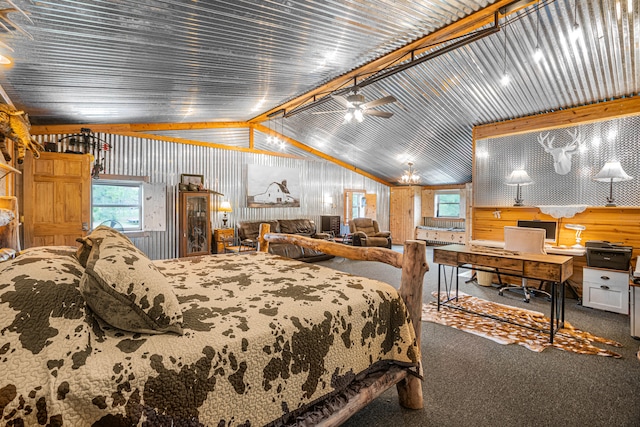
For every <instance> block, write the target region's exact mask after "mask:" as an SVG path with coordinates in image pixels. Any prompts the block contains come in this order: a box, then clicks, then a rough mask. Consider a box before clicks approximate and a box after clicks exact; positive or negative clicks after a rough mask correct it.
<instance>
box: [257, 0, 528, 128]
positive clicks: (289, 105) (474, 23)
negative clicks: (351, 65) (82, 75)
mask: <svg viewBox="0 0 640 427" xmlns="http://www.w3.org/2000/svg"><path fill="white" fill-rule="evenodd" d="M537 1H538V0H531V1H529V2H527V3H526V4H523V5H522V6H520V7H519V8H518V9H516V10H513V11H511V12H509V14H512V13H515V12H516V11H517V10H520V9H522V8H525V7H528V6H529V5H531V4H534V3H536V2H537ZM509 3H513V0H499V1H497V2H495V3H494V4H492V5H489V6H487V7H485V8H483V9H481V10H479V11H477V12H473V13H471V14H470V15H468V16H465V17H464V18H461V19H459V20H457V21H455V22H453V23H451V24H449V25H446V26H444V27H442V28H440V29H438V30H436V31H434V32H432V33H430V34H428V35H426V36H424V37H422V38H420V39H418V40H415V41H413V42H411V43H408V44H406V45H404V46H402V47H400V48H398V49H396V50H394V51H393V52H390V53H388V54H386V55H383V56H381V57H379V58H377V59H375V60H373V61H371V62H369V63H367V64H365V65H363V66H361V67H358V68H356V69H354V70H351V71H349V72H347V73H345V74H343V75H341V76H338V77H336V78H334V79H333V80H331V81H329V82H327V83H325V84H323V85H322V86H318V87H317V88H315V89H312V90H310V91H308V92H305V93H303V94H302V95H300V96H297V97H296V98H294V99H291V100H289V101H287V102H285V103H283V104H280V105H278V106H276V107H274V108H272V109H271V110H268V111H265V112H264V113H262V114H260V115H258V116H256V117H254V118H252V119H251V120H249V122H251V123H257V122H263V121H265V120H268V118H269V117H268V116H269V115H271V114H273V113H275V112H277V111H279V110H285V111H290V110H293V109H294V108H297V107H300V106H302V105H305V104H307V103H310V102H313V101H314V99H316V97H318V98H321V97H322V96H325V95H327V94H328V93H330V92H332V91H335V90H338V89H341V88H344V87H347V86H350V85H352V84H353V80H354V79H355V78H357V77H363V78H364V76H368V75H371V74H373V73H375V72H378V71H380V70H382V69H384V68H387V67H389V66H390V65H392V64H399V63H401V62H404V61H408V60H410V59H411V58H412V55H413V56H418V55H420V54H422V53H423V52H425V51H427V50H430V49H433V48H435V47H436V46H437V45H440V44H443V43H445V42H447V41H449V40H451V39H454V38H457V37H461V36H464V35H467V34H469V33H471V32H473V31H475V30H478V29H480V28H482V27H484V26H485V25H488V24H491V23H492V22H493V21H494V16H495V14H496V13H498V10H499V9H500V8H501V7H502V6H506V5H508V4H509ZM509 14H507V15H509ZM505 16H506V15H505Z"/></svg>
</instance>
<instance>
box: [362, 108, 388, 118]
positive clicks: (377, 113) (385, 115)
mask: <svg viewBox="0 0 640 427" xmlns="http://www.w3.org/2000/svg"><path fill="white" fill-rule="evenodd" d="M362 114H366V115H367V116H376V117H382V118H385V119H388V118H389V117H391V116H393V113H390V112H388V111H378V110H364V111H363V112H362Z"/></svg>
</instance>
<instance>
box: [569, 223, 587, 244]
mask: <svg viewBox="0 0 640 427" xmlns="http://www.w3.org/2000/svg"><path fill="white" fill-rule="evenodd" d="M564 228H568V229H569V230H575V232H576V244H575V245H573V246H572V248H576V249H580V248H583V247H584V246H582V245H581V244H580V241H581V240H582V237H581V236H580V235H581V234H582V232H583V231H584V230H585V229H586V228H587V227H585V226H584V225H580V224H565V225H564Z"/></svg>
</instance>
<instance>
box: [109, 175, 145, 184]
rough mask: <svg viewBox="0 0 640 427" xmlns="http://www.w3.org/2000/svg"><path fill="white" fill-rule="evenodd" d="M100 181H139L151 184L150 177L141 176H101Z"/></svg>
mask: <svg viewBox="0 0 640 427" xmlns="http://www.w3.org/2000/svg"><path fill="white" fill-rule="evenodd" d="M100 179H111V180H118V181H139V182H147V183H148V182H151V180H150V177H149V176H148V175H144V176H139V175H112V174H105V173H101V174H100Z"/></svg>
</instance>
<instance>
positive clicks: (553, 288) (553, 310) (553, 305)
mask: <svg viewBox="0 0 640 427" xmlns="http://www.w3.org/2000/svg"><path fill="white" fill-rule="evenodd" d="M556 292H557V288H556V282H551V319H550V320H549V342H550V343H551V344H553V335H554V333H555V331H554V328H555V315H556V305H557V303H558V301H557V300H556Z"/></svg>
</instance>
